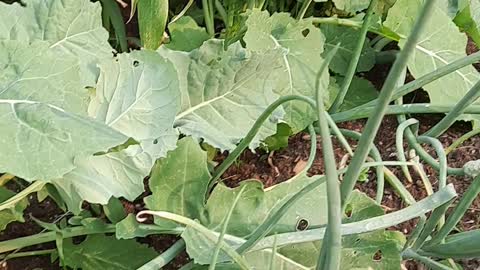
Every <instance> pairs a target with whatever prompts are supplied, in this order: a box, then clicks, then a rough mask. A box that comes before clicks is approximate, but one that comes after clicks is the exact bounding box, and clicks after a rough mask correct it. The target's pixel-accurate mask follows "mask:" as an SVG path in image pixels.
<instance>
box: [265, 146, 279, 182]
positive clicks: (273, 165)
mask: <svg viewBox="0 0 480 270" xmlns="http://www.w3.org/2000/svg"><path fill="white" fill-rule="evenodd" d="M274 154H275V151H272V152H270V154H268V159H267V162H268V165H270V167H272V169H274V170H275V177H277V176H279V175H280V170H278V167H277V166H275V164H273V160H272V157H273V155H274Z"/></svg>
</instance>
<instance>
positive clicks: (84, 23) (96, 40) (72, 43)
mask: <svg viewBox="0 0 480 270" xmlns="http://www.w3.org/2000/svg"><path fill="white" fill-rule="evenodd" d="M22 2H23V3H25V7H23V6H21V5H20V4H19V3H14V4H12V5H7V4H5V3H1V2H0V18H2V20H1V22H0V40H17V41H19V42H24V43H26V44H29V43H32V42H34V41H36V40H44V41H47V42H48V44H49V46H50V48H52V49H54V50H57V51H61V52H64V53H65V54H67V55H72V56H75V57H76V58H78V59H79V61H80V63H81V70H82V72H81V76H82V81H83V83H84V86H93V85H95V82H96V79H97V76H98V67H97V66H96V65H97V62H98V60H99V59H102V58H106V57H112V50H113V49H112V48H111V47H110V45H109V44H108V32H107V31H106V30H105V29H104V28H103V26H102V18H101V6H100V3H98V2H97V3H92V2H90V1H89V0H63V1H57V0H26V1H22ZM57 61H59V60H57ZM47 63H49V64H50V65H51V64H52V63H51V61H49V62H47Z"/></svg>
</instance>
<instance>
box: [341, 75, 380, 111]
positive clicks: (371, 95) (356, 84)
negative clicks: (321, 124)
mask: <svg viewBox="0 0 480 270" xmlns="http://www.w3.org/2000/svg"><path fill="white" fill-rule="evenodd" d="M342 81H343V77H337V82H338V83H339V84H341V83H342ZM377 97H378V91H377V89H375V86H373V84H372V83H371V82H370V81H368V80H366V79H363V78H360V77H353V80H352V83H351V84H350V88H349V89H348V92H347V95H346V96H345V100H344V101H343V103H342V105H341V106H340V111H346V110H349V109H353V108H355V107H358V106H360V105H363V104H365V103H367V102H369V101H372V100H374V99H376V98H377Z"/></svg>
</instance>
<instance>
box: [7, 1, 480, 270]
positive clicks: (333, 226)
mask: <svg viewBox="0 0 480 270" xmlns="http://www.w3.org/2000/svg"><path fill="white" fill-rule="evenodd" d="M177 2H179V1H164V0H140V1H138V0H132V2H131V3H130V5H131V18H130V19H132V17H133V16H134V14H135V12H137V18H138V27H139V34H140V39H135V38H133V37H127V34H126V31H125V24H124V22H123V18H122V14H121V7H120V6H119V5H118V4H117V2H116V1H114V0H100V1H98V2H91V1H89V0H63V1H58V0H25V1H23V3H13V4H12V3H8V4H7V3H1V2H0V130H1V131H2V132H1V134H0V172H2V173H4V174H3V175H2V176H1V177H0V230H5V228H6V227H7V226H8V224H9V223H12V222H23V221H24V213H23V212H24V210H25V209H26V208H27V207H28V205H29V204H30V203H31V200H29V198H30V197H32V195H34V194H35V195H36V197H37V198H38V201H40V202H41V201H43V200H45V199H46V198H47V197H49V198H50V199H52V200H53V201H55V203H56V204H57V205H58V207H59V208H61V209H62V210H64V212H65V214H64V215H62V216H60V217H59V218H58V219H57V220H55V222H52V223H48V222H45V221H42V220H38V219H36V218H35V217H31V219H33V220H34V221H35V222H36V223H37V224H38V225H39V226H41V227H42V228H43V229H44V230H43V231H42V232H41V233H39V234H35V235H30V236H25V237H20V238H15V239H10V240H5V241H1V242H0V253H2V254H3V255H0V256H1V259H2V260H4V261H5V260H9V259H12V258H18V257H25V256H34V255H47V256H48V255H50V256H51V258H52V261H58V262H59V264H60V265H61V266H62V267H64V268H65V269H70V268H71V269H84V270H91V269H92V270H93V269H95V270H96V269H143V270H146V269H160V268H162V267H163V266H165V265H166V264H168V263H169V262H171V261H172V260H173V259H174V258H175V257H176V256H177V255H178V254H179V253H180V252H182V251H183V250H185V249H186V251H187V253H188V256H189V257H190V258H191V261H190V262H189V263H187V264H185V265H183V266H182V268H181V269H207V268H208V269H215V268H217V269H313V268H316V269H401V264H402V261H403V260H405V259H413V260H415V261H417V262H419V263H423V264H425V265H426V266H427V267H429V268H431V269H459V267H460V266H459V265H458V264H456V263H455V261H456V260H460V259H464V258H478V257H480V245H478V243H479V241H480V229H476V230H471V231H465V232H457V233H452V231H454V230H455V226H456V225H457V223H458V222H459V220H460V219H461V218H462V216H463V214H464V213H465V211H467V209H468V208H469V206H470V204H471V203H472V201H473V200H474V199H475V198H476V197H477V195H478V193H479V192H480V176H477V175H478V172H479V168H478V166H479V165H478V162H477V161H472V162H469V163H467V164H466V165H465V166H464V167H462V168H452V167H449V166H448V164H447V158H446V155H447V153H448V152H451V151H452V150H453V149H455V148H456V147H457V146H458V145H459V144H461V143H462V142H463V141H465V140H466V139H468V138H470V137H471V136H474V135H476V134H478V133H479V130H478V129H474V130H473V131H471V132H468V133H467V134H465V136H463V137H462V138H460V139H459V140H458V141H456V142H455V143H454V144H452V145H451V146H450V147H449V148H447V149H444V147H443V146H442V144H441V143H440V141H439V140H438V139H437V138H438V137H439V136H440V135H441V134H443V133H444V132H445V131H446V130H447V129H448V128H449V127H450V126H451V125H452V124H453V123H454V122H455V121H457V120H465V121H471V122H472V123H473V126H474V127H476V126H477V125H478V120H480V118H479V116H478V115H479V114H480V106H479V105H478V104H479V103H478V102H477V101H476V100H477V99H478V97H479V96H480V80H479V79H480V76H479V73H478V72H477V70H476V69H475V68H474V67H473V66H472V64H473V63H476V62H478V61H479V60H480V53H474V54H471V55H468V56H467V55H466V53H465V47H466V44H467V35H466V34H465V33H467V34H468V36H470V37H471V39H472V40H473V41H474V42H476V43H478V44H480V33H479V28H478V27H480V20H479V19H478V18H479V17H480V16H479V15H480V13H479V12H480V4H479V3H478V2H477V1H475V0H471V1H468V0H463V1H446V0H445V1H440V0H439V1H434V0H424V1H422V0H397V1H388V0H359V1H358V0H357V1H354V0H329V1H321V0H320V1H312V0H303V1H300V0H299V1H294V0H273V1H271V0H267V1H265V0H263V1H262V0H250V1H246V2H245V1H235V0H215V1H214V0H203V1H201V3H194V1H193V0H190V1H188V2H187V3H183V2H182V3H177ZM477 23H478V24H477ZM202 25H203V26H205V27H202ZM132 44H133V45H132ZM135 44H136V46H139V47H141V48H140V49H137V50H133V49H129V48H131V47H132V46H135ZM395 44H396V45H397V47H395ZM112 46H113V47H112ZM386 48H390V49H386ZM392 48H393V49H392ZM378 63H391V69H390V72H389V75H388V76H387V78H386V80H385V82H384V83H383V86H382V89H381V91H380V92H377V90H376V89H375V87H374V86H373V85H372V83H371V82H369V81H368V80H367V79H365V78H363V77H362V74H363V73H364V72H368V71H370V70H371V69H372V68H373V67H374V66H375V65H376V64H378ZM407 71H408V72H409V74H411V75H412V76H413V77H414V78H415V80H412V81H410V82H408V83H404V82H405V78H406V75H407ZM420 88H422V89H423V90H425V91H426V92H427V93H428V96H429V99H430V102H429V103H416V104H403V97H404V96H405V95H407V94H409V93H411V92H413V91H415V90H417V89H420ZM429 113H444V114H445V116H444V117H443V118H442V120H441V121H439V122H438V123H437V124H436V125H435V126H433V127H432V128H430V129H429V130H428V131H426V132H424V133H422V134H418V130H417V126H418V121H417V120H415V119H414V118H411V115H413V114H429ZM386 114H394V115H396V117H397V119H398V122H399V125H398V129H397V132H396V147H397V152H398V155H397V156H398V161H383V160H382V158H381V155H380V152H379V150H378V148H377V147H376V146H375V145H374V138H375V135H376V133H377V131H378V129H379V126H380V123H381V121H382V119H383V117H384V115H386ZM360 118H368V121H367V122H366V125H365V128H364V130H363V134H360V133H358V132H355V131H352V130H346V129H340V128H338V127H337V125H336V123H340V122H345V121H350V120H355V119H360ZM302 131H306V132H308V133H309V134H310V138H311V153H310V157H309V159H308V161H307V164H306V166H305V168H304V169H303V170H302V171H301V172H300V173H298V174H297V175H296V176H294V177H293V178H291V179H289V180H287V181H285V182H282V183H280V184H277V185H275V186H273V187H269V188H264V186H263V184H262V183H261V182H260V181H258V180H246V181H242V182H241V183H240V185H239V186H238V187H233V188H232V187H228V186H226V185H224V184H223V183H222V175H223V174H224V173H225V171H226V170H227V169H228V168H229V167H230V166H231V165H232V164H233V163H234V162H235V161H236V160H237V158H238V157H239V156H240V154H241V153H242V152H243V151H245V150H246V149H247V148H248V149H251V150H255V149H257V148H262V149H266V150H267V151H268V150H274V149H279V148H282V147H285V146H286V141H287V140H288V137H289V136H291V135H293V134H297V133H299V132H302ZM317 135H320V136H319V138H321V139H320V140H321V145H322V155H323V161H324V166H325V174H324V175H314V176H309V175H308V174H307V171H308V170H309V169H310V167H311V166H312V164H313V160H314V159H315V153H316V146H317V141H316V140H317ZM332 136H334V137H336V138H337V139H338V140H339V141H340V142H341V143H342V146H343V147H344V148H345V150H346V151H347V152H348V153H349V154H350V156H351V160H350V162H349V164H348V166H346V167H345V168H337V162H336V160H335V156H334V152H333V146H332V141H331V137H332ZM347 138H349V139H352V140H358V147H357V148H356V149H352V147H351V146H350V145H349V143H348V141H347ZM404 139H406V141H407V142H408V148H409V149H412V150H413V151H415V153H416V155H418V157H419V158H420V159H419V160H416V159H411V160H407V157H406V155H405V149H404V145H403V143H404ZM424 144H427V145H430V146H431V147H432V148H433V149H434V150H435V153H436V155H435V157H433V156H432V155H431V154H429V153H428V152H427V151H426V150H425V149H424V148H423V146H424ZM217 151H220V152H225V151H226V152H228V153H229V154H228V156H227V157H226V159H225V160H224V161H223V162H222V163H221V164H218V166H215V164H214V162H213V157H212V154H211V153H213V156H214V155H215V153H216V152H217ZM420 161H423V162H424V163H426V164H428V165H429V166H432V167H433V168H435V170H437V171H438V187H436V188H434V187H433V185H432V184H431V183H430V180H429V178H428V177H427V175H426V173H425V172H424V170H423V167H422V165H421V163H420ZM212 165H213V166H212ZM387 166H400V167H401V168H402V171H403V173H404V175H405V178H406V179H407V180H411V179H412V176H411V175H410V173H411V172H410V171H409V167H412V168H413V169H415V171H416V172H417V174H419V175H420V176H421V179H422V181H423V183H424V185H425V188H426V190H427V192H428V194H429V196H428V197H426V198H424V199H421V200H419V201H416V199H415V198H414V197H413V196H412V195H411V194H410V193H409V192H408V190H407V189H406V187H405V186H404V184H403V183H402V181H401V180H399V179H398V178H397V176H395V174H393V173H392V171H391V170H390V169H389V168H388V167H387ZM369 168H374V169H375V172H376V174H375V175H376V177H375V181H376V186H377V190H376V197H375V198H369V197H368V196H367V195H366V194H364V193H362V192H360V191H358V190H354V186H355V183H356V182H357V181H358V179H360V178H361V177H364V176H362V174H364V172H365V171H366V170H368V169H369ZM448 175H467V176H470V177H472V178H473V180H472V182H471V185H470V187H469V188H468V190H467V191H466V192H465V193H464V194H463V196H461V197H460V198H457V193H456V192H455V188H454V186H453V185H451V184H448V183H447V176H448ZM340 176H341V179H342V180H341V181H339V179H340ZM146 177H147V179H148V181H147V183H148V189H149V191H150V193H149V194H148V195H147V196H145V195H142V193H143V192H144V191H145V188H146V187H145V186H144V179H145V178H146ZM12 179H13V180H12ZM9 181H16V182H18V183H28V186H26V187H25V188H24V189H22V190H20V191H19V192H18V193H15V192H13V191H11V190H10V189H7V188H6V186H8V184H7V182H9ZM385 182H387V184H388V185H390V186H392V187H393V188H394V190H395V191H396V192H397V193H398V194H399V196H400V197H401V198H402V200H403V201H404V203H405V204H406V205H408V206H407V207H406V208H404V209H402V210H398V211H396V212H392V213H388V214H385V211H384V209H383V208H382V206H381V205H380V204H381V202H382V198H383V194H384V187H385ZM122 201H123V202H125V201H130V202H134V201H136V202H138V201H141V202H142V203H143V204H144V208H143V209H142V211H140V212H138V213H127V212H126V211H125V209H124V205H123V204H122ZM454 202H455V204H453V203H454ZM143 204H142V205H143ZM450 208H452V209H450ZM449 209H450V210H451V211H448V212H447V210H449ZM447 213H448V214H447ZM152 216H153V218H152ZM414 218H418V220H419V221H418V224H417V226H416V228H415V230H414V231H413V233H411V234H410V235H404V234H403V233H402V232H399V231H391V230H387V228H389V227H392V226H394V225H397V224H400V223H402V222H405V221H408V220H411V219H414ZM149 235H174V236H178V237H179V238H178V241H177V242H176V243H175V244H173V245H172V246H171V247H170V248H169V249H168V250H166V251H165V252H163V253H161V254H158V253H157V252H156V251H155V250H154V249H152V248H150V247H148V246H147V245H144V244H141V243H140V242H138V241H137V239H139V238H142V237H146V236H149ZM78 236H86V238H84V239H83V238H82V241H73V240H72V239H73V238H75V237H78ZM47 242H54V243H55V248H54V249H48V250H47V249H41V250H34V251H24V250H22V249H23V248H27V247H31V246H35V245H38V244H43V243H47ZM459 246H461V247H462V248H458V247H459Z"/></svg>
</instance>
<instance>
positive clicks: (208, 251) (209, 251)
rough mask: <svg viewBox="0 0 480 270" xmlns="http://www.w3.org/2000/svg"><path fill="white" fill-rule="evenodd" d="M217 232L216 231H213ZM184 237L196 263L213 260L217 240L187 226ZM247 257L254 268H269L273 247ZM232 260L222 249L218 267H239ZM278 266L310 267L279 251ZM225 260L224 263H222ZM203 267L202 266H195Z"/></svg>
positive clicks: (295, 269)
mask: <svg viewBox="0 0 480 270" xmlns="http://www.w3.org/2000/svg"><path fill="white" fill-rule="evenodd" d="M212 233H215V234H217V233H216V232H213V231H212ZM182 238H183V239H184V240H185V243H186V246H187V253H188V255H189V256H190V257H191V258H193V259H194V262H195V263H196V264H200V265H206V264H209V263H210V262H211V257H212V255H213V250H214V248H215V244H216V242H215V241H212V240H211V239H209V238H207V237H206V236H205V235H203V234H201V233H199V232H198V231H196V230H195V229H193V228H191V227H187V228H186V229H185V231H184V232H183V233H182ZM224 241H225V242H226V243H227V244H229V245H231V246H233V245H235V244H238V241H235V240H234V239H232V238H231V237H227V236H226V238H225V239H224ZM244 257H245V259H246V260H247V261H248V263H249V265H250V266H251V267H252V269H267V267H268V264H269V261H270V258H271V257H272V250H271V249H264V250H257V251H253V252H247V253H246V254H245V255H244ZM229 261H231V259H230V258H229V256H228V255H227V254H226V253H225V252H223V251H220V254H219V257H218V262H219V264H218V269H239V267H238V266H236V265H234V264H231V263H228V262H229ZM275 261H276V266H277V267H279V268H275V269H285V270H299V269H305V270H306V269H310V268H307V267H305V266H303V265H301V264H299V263H297V262H295V261H294V260H292V259H290V258H287V257H285V256H283V255H282V254H279V253H277V254H276V255H275ZM222 262H223V263H222ZM195 269H202V268H195Z"/></svg>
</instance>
